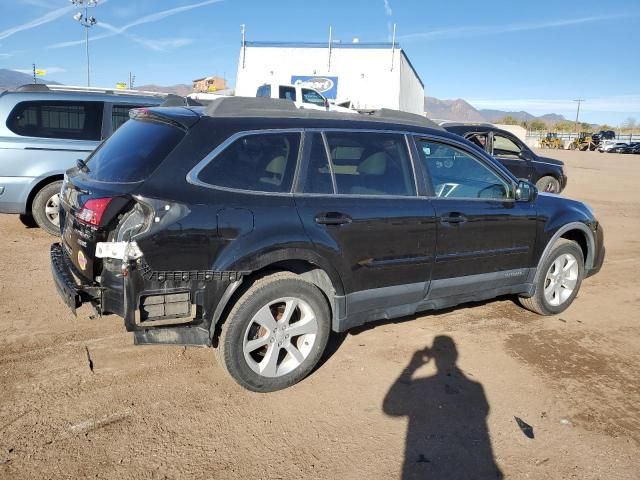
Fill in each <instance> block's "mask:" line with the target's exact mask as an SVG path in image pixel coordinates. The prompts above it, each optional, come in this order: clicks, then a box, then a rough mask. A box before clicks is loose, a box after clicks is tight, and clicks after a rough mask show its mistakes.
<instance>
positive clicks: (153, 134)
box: [87, 120, 185, 183]
mask: <svg viewBox="0 0 640 480" xmlns="http://www.w3.org/2000/svg"><path fill="white" fill-rule="evenodd" d="M184 135H185V132H184V131H183V130H181V129H180V128H178V127H176V126H173V125H169V124H166V123H160V122H155V121H148V120H131V121H130V122H126V123H125V124H124V125H122V127H120V128H119V129H118V131H117V132H116V133H114V134H113V135H112V136H111V137H110V138H109V139H108V140H106V141H105V142H104V143H103V144H102V145H100V146H99V147H98V148H97V149H96V150H95V151H94V152H93V154H91V156H90V157H89V158H88V160H87V167H88V168H89V171H88V172H87V176H88V177H90V178H93V179H95V180H98V181H101V182H115V183H130V182H140V181H142V180H145V179H146V178H147V177H149V175H151V174H152V173H153V171H154V170H155V169H156V168H158V166H159V165H160V164H161V163H162V161H163V160H164V159H165V158H166V157H167V155H169V153H170V152H171V151H172V150H173V149H174V148H175V147H176V145H178V143H180V141H181V140H182V138H183V137H184Z"/></svg>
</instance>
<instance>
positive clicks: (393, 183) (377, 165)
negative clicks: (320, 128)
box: [326, 132, 416, 196]
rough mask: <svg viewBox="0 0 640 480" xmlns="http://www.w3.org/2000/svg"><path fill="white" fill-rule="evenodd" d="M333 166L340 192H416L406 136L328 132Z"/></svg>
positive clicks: (399, 193)
mask: <svg viewBox="0 0 640 480" xmlns="http://www.w3.org/2000/svg"><path fill="white" fill-rule="evenodd" d="M326 138H327V143H328V146H329V152H330V154H331V164H332V165H331V168H332V170H333V174H334V176H335V185H336V190H337V192H336V193H338V194H346V195H401V196H414V195H415V194H416V189H415V181H414V178H413V169H412V167H411V160H410V158H409V153H408V151H407V144H406V142H405V138H404V135H400V134H391V133H366V132H327V134H326Z"/></svg>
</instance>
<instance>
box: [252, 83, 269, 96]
mask: <svg viewBox="0 0 640 480" xmlns="http://www.w3.org/2000/svg"><path fill="white" fill-rule="evenodd" d="M256 97H267V98H271V85H262V86H261V87H258V91H257V93H256Z"/></svg>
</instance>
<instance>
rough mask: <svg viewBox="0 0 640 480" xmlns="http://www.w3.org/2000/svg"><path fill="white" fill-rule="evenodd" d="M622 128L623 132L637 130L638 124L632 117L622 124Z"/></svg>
mask: <svg viewBox="0 0 640 480" xmlns="http://www.w3.org/2000/svg"><path fill="white" fill-rule="evenodd" d="M621 126H622V128H624V129H625V130H634V129H635V128H637V126H638V123H637V122H636V119H635V118H634V117H628V118H627V119H626V120H625V121H624V122H622V125H621Z"/></svg>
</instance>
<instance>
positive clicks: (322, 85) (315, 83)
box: [291, 75, 338, 99]
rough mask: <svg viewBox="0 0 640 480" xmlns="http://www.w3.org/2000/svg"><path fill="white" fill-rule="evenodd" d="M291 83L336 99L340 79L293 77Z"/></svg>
mask: <svg viewBox="0 0 640 480" xmlns="http://www.w3.org/2000/svg"><path fill="white" fill-rule="evenodd" d="M291 83H292V84H293V85H300V86H302V87H307V88H313V89H314V90H316V91H318V92H320V93H321V94H323V95H324V96H325V97H327V98H331V99H335V98H336V95H337V93H338V77H322V76H305V75H291Z"/></svg>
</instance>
